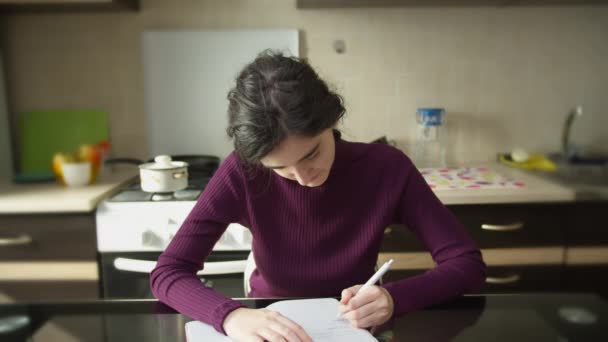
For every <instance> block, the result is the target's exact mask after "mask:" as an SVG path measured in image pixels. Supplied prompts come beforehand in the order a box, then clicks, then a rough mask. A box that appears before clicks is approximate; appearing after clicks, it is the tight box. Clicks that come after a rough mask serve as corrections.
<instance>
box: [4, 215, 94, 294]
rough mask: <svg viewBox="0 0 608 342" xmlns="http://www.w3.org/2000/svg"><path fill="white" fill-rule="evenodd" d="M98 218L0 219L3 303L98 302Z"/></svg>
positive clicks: (78, 216) (41, 216)
mask: <svg viewBox="0 0 608 342" xmlns="http://www.w3.org/2000/svg"><path fill="white" fill-rule="evenodd" d="M96 251H97V248H96V238H95V219H94V216H93V214H92V213H85V214H33V215H0V302H7V301H39V300H60V299H84V298H88V299H90V298H97V297H98V293H99V285H98V266H97V252H96Z"/></svg>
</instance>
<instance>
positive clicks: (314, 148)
mask: <svg viewBox="0 0 608 342" xmlns="http://www.w3.org/2000/svg"><path fill="white" fill-rule="evenodd" d="M319 145H321V142H318V143H317V144H316V145H315V147H313V148H312V150H310V152H308V153H306V155H305V156H304V157H302V158H300V160H298V163H299V162H301V161H302V160H304V159H306V158H309V157H310V156H312V155H313V154H315V152H317V150H318V149H319ZM266 167H267V168H269V169H273V170H277V169H282V168H284V167H285V166H266Z"/></svg>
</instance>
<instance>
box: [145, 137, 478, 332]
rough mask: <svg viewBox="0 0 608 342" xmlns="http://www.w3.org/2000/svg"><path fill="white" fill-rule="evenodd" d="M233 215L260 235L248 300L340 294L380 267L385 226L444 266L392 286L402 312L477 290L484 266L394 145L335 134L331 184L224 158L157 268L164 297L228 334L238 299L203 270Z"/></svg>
mask: <svg viewBox="0 0 608 342" xmlns="http://www.w3.org/2000/svg"><path fill="white" fill-rule="evenodd" d="M231 222H236V223H240V224H242V225H244V226H246V227H248V228H249V229H250V230H251V232H252V234H253V250H254V251H255V252H254V256H255V261H256V265H257V269H256V271H255V272H254V273H253V274H252V276H251V278H250V284H251V288H252V290H251V293H250V294H249V296H250V297H289V296H298V297H300V296H302V297H323V296H339V294H340V292H341V291H342V290H343V289H345V288H347V287H349V286H352V285H355V284H362V283H364V282H365V281H366V280H367V279H368V278H369V277H370V276H371V275H372V274H373V272H374V266H375V265H376V261H377V256H378V252H379V249H380V243H381V241H382V238H383V236H384V234H383V232H384V229H385V227H387V226H389V225H390V224H392V223H403V224H405V225H407V227H408V228H409V229H410V230H411V231H413V232H414V234H415V235H416V236H417V237H418V239H420V241H422V242H423V244H424V245H425V246H426V248H427V250H428V251H429V252H430V253H431V255H432V257H433V259H434V261H435V262H436V263H437V267H435V268H434V269H432V270H429V271H427V272H426V273H424V274H420V275H417V276H414V277H410V278H407V279H402V280H399V281H395V282H391V283H385V284H384V285H383V286H384V288H386V289H387V290H388V292H389V293H390V294H391V296H392V297H393V301H394V304H395V310H394V313H395V314H397V315H399V314H404V313H406V312H409V311H412V310H416V309H420V308H423V307H426V306H429V305H432V304H436V303H439V302H441V301H445V300H448V299H451V298H454V297H457V296H459V295H462V294H464V293H466V292H474V291H476V290H478V289H479V288H480V287H481V286H482V284H483V282H484V278H485V270H486V268H485V264H484V262H483V260H482V258H481V253H480V251H479V249H478V248H477V247H476V245H475V243H474V242H473V241H472V240H471V238H470V237H469V236H468V235H467V233H466V231H465V229H464V228H463V227H462V226H461V225H460V224H459V223H458V222H457V220H456V219H455V218H454V216H453V215H452V214H451V213H450V211H449V210H447V209H446V208H445V207H444V206H443V205H442V204H441V202H440V201H439V200H438V199H437V197H436V196H435V194H434V193H433V192H432V191H431V190H430V188H429V187H428V185H427V184H426V182H425V180H424V178H423V177H422V176H421V175H420V173H419V172H418V171H417V169H416V168H415V167H414V165H413V164H412V162H411V161H410V160H409V159H408V158H407V157H406V156H405V155H404V154H403V153H402V152H401V151H399V150H397V149H395V148H393V147H390V146H388V145H381V144H363V143H352V142H347V141H344V140H341V139H339V138H338V139H337V141H336V157H335V160H334V164H333V165H332V168H331V171H330V174H329V177H328V179H327V181H326V182H325V183H324V184H322V185H321V186H319V187H315V188H309V187H305V186H301V185H299V184H298V183H297V182H295V181H292V180H289V179H286V178H283V177H281V176H279V175H277V174H275V173H274V172H273V171H271V170H261V169H253V170H252V169H251V168H249V169H244V168H243V166H242V165H241V163H240V162H239V161H238V158H237V157H236V155H235V154H234V153H232V154H231V155H230V156H228V158H226V160H225V161H224V162H223V163H222V165H221V166H220V168H219V169H218V171H217V172H216V173H215V175H214V176H213V178H212V179H211V181H210V182H209V184H208V185H207V187H206V188H205V190H204V191H203V194H202V195H201V196H200V198H199V200H198V201H197V203H196V205H195V207H194V209H193V210H192V212H191V213H190V215H189V216H188V218H187V219H186V220H185V222H184V223H183V225H182V227H181V228H180V229H179V231H178V233H177V234H176V235H175V237H174V238H173V240H172V241H171V243H170V244H169V246H168V247H167V249H166V250H165V252H164V253H162V254H161V255H160V257H159V258H158V263H157V266H156V268H155V269H154V270H153V271H152V274H151V279H150V280H151V286H152V292H153V293H154V295H155V296H156V298H158V299H159V300H161V301H162V302H164V303H166V304H168V305H169V306H171V307H173V308H174V309H176V310H177V311H179V312H181V313H183V314H185V315H188V316H190V317H192V318H194V319H197V320H200V321H203V322H206V323H208V324H211V325H213V326H214V327H215V329H217V330H218V331H220V332H222V333H223V332H224V330H223V327H222V323H223V321H224V318H225V317H226V315H227V314H228V313H230V312H231V311H232V310H234V309H236V308H238V307H241V306H242V304H240V302H238V301H236V300H233V299H230V298H227V297H225V296H224V295H221V294H219V293H218V292H216V291H214V290H213V289H209V288H206V287H205V286H203V284H202V283H201V281H200V280H199V279H198V278H197V277H196V275H195V274H196V272H197V271H198V270H200V269H201V268H202V265H203V261H204V260H205V259H206V258H207V256H208V255H209V254H210V252H211V250H212V248H213V245H214V244H215V242H216V241H217V240H218V239H219V238H220V236H221V235H222V233H223V232H224V231H225V229H226V227H227V225H228V224H229V223H231Z"/></svg>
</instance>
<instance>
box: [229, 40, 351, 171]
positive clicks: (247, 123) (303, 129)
mask: <svg viewBox="0 0 608 342" xmlns="http://www.w3.org/2000/svg"><path fill="white" fill-rule="evenodd" d="M228 101H229V106H228V128H227V130H226V131H227V133H228V136H230V137H231V138H232V139H233V141H234V149H235V150H236V152H237V154H238V155H239V157H240V158H241V159H242V160H243V161H245V162H247V163H251V164H257V163H259V161H260V160H261V159H262V158H263V157H264V156H266V155H267V154H268V153H270V151H272V150H273V149H274V148H275V147H276V146H277V145H279V144H280V143H281V142H282V141H283V140H284V139H285V138H287V136H289V135H291V134H295V135H304V136H309V137H313V136H316V135H318V134H320V133H322V132H323V131H324V130H326V129H328V128H330V127H333V126H334V125H335V124H336V123H337V122H338V120H340V119H341V118H342V117H343V116H344V112H345V109H344V105H343V100H342V98H341V97H340V96H339V95H338V94H336V93H334V92H332V91H331V90H330V89H329V88H328V86H327V84H326V83H325V81H323V80H322V79H321V78H319V76H318V75H317V73H316V72H315V71H314V70H313V68H312V67H311V66H310V65H309V64H308V63H307V62H306V61H305V60H304V59H300V58H297V57H288V56H283V54H282V53H280V52H277V51H273V50H265V51H263V52H262V53H260V54H259V55H258V56H257V57H256V59H255V60H254V61H253V62H251V63H249V64H247V65H246V66H245V67H244V68H243V70H242V71H241V72H240V73H239V74H238V76H237V78H236V86H235V87H234V88H233V89H231V90H230V91H229V92H228Z"/></svg>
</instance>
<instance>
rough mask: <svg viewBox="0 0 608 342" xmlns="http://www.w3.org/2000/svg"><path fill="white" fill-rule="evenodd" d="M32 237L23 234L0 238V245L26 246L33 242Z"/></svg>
mask: <svg viewBox="0 0 608 342" xmlns="http://www.w3.org/2000/svg"><path fill="white" fill-rule="evenodd" d="M32 241H33V240H32V237H31V236H29V235H27V234H21V235H19V236H17V237H14V238H0V246H25V245H31V244H32Z"/></svg>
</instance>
